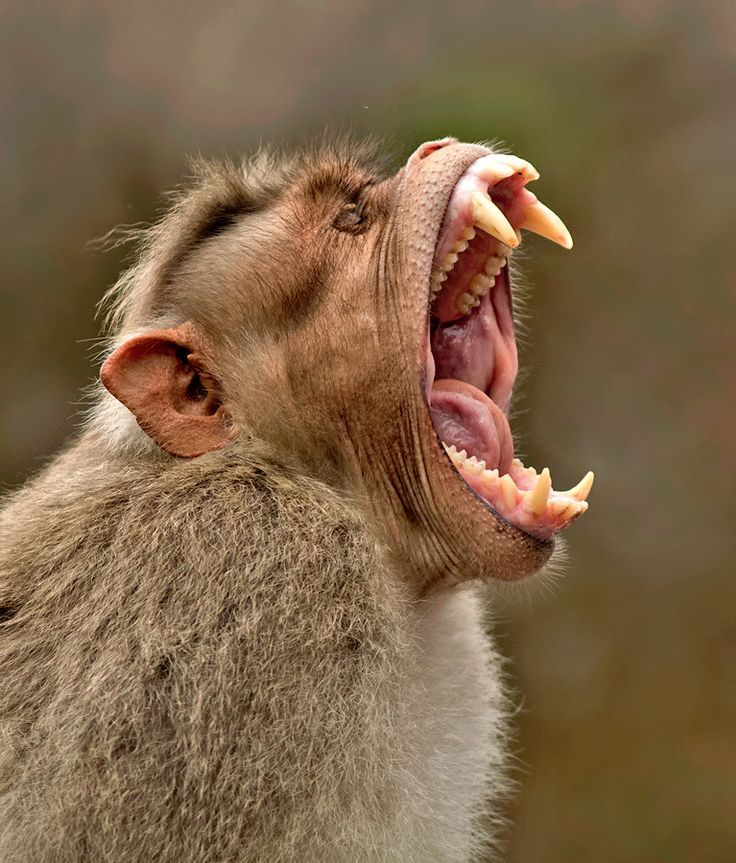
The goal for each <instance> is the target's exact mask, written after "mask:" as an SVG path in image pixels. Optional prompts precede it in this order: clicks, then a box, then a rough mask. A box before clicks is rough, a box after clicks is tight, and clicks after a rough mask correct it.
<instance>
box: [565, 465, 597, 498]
mask: <svg viewBox="0 0 736 863" xmlns="http://www.w3.org/2000/svg"><path fill="white" fill-rule="evenodd" d="M594 479H595V474H594V473H593V471H592V470H589V471H588V472H587V473H586V474H585V476H584V477H583V478H582V479H581V480H580V482H579V483H578V484H577V485H574V486H573V487H572V488H571V489H570V490H569V491H566V492H563V494H568V495H570V497H574V498H575V499H576V500H587V498H588V495H589V494H590V489H591V488H592V487H593V480H594Z"/></svg>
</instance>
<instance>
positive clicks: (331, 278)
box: [142, 141, 552, 590]
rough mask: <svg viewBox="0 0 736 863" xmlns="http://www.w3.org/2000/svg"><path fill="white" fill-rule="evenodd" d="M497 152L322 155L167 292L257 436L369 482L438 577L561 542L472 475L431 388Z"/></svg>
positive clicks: (334, 472) (519, 572)
mask: <svg viewBox="0 0 736 863" xmlns="http://www.w3.org/2000/svg"><path fill="white" fill-rule="evenodd" d="M486 152H487V151H486V150H485V149H484V148H482V147H478V146H475V145H467V144H458V143H455V142H451V141H445V142H439V143H438V144H436V145H431V144H430V145H423V147H421V148H420V149H419V150H417V151H416V152H415V153H414V155H413V156H412V157H411V158H410V159H409V161H408V163H407V164H406V165H405V166H404V167H403V168H402V169H401V170H400V171H399V172H398V173H396V174H395V175H393V176H390V177H388V178H386V177H383V176H381V175H378V174H376V173H375V172H374V171H373V169H372V167H371V165H370V163H368V167H366V166H365V165H366V163H365V162H364V161H362V160H360V159H357V158H353V157H352V155H350V154H346V155H343V156H342V157H341V158H335V156H334V154H333V156H332V157H331V158H330V157H323V158H318V159H316V160H314V159H313V160H311V161H309V160H306V161H305V162H304V163H302V164H299V165H296V166H294V168H293V169H292V170H286V171H285V174H284V181H283V183H282V185H281V188H280V189H279V191H278V193H277V194H276V195H274V196H273V197H272V199H271V200H270V201H269V203H268V204H267V206H265V207H263V208H262V209H260V210H259V211H257V212H253V213H251V214H248V215H246V216H244V217H242V218H241V219H240V220H239V221H238V223H237V224H236V225H234V226H232V227H230V228H228V230H227V231H224V232H222V234H221V235H217V236H215V237H213V238H211V239H209V240H208V241H207V242H206V243H204V244H203V245H202V246H201V247H200V248H198V249H197V250H195V252H194V253H192V254H191V255H190V256H189V258H188V261H187V264H186V267H183V268H182V269H181V272H180V273H178V275H177V279H176V293H175V296H171V297H168V298H166V297H163V298H161V300H160V303H159V305H160V306H162V307H163V308H164V309H165V310H166V311H167V312H168V311H171V313H172V314H174V315H175V316H176V317H179V318H183V319H185V320H192V321H194V322H195V324H196V326H197V327H198V328H199V329H201V331H202V332H203V333H204V336H205V339H206V341H207V343H208V345H209V348H210V349H209V353H210V355H211V361H212V365H213V373H214V374H215V375H216V376H217V378H218V379H219V380H220V381H221V388H222V393H223V401H224V404H225V407H226V408H227V410H228V412H229V414H230V415H231V417H232V422H233V424H234V426H235V428H236V430H238V431H239V433H240V435H241V438H242V439H246V438H247V436H248V435H250V434H252V435H254V436H256V437H258V438H262V439H264V440H266V441H268V442H269V443H271V444H272V445H274V447H275V448H276V450H277V451H278V452H279V454H280V455H281V456H282V457H283V458H284V459H285V460H286V461H287V462H291V463H293V464H294V465H295V468H297V469H300V470H306V471H308V472H309V473H312V474H313V475H315V476H317V477H319V478H321V479H326V480H327V481H328V482H330V483H333V484H336V485H338V486H340V487H342V488H345V489H347V490H348V491H350V492H352V493H356V494H357V496H358V498H359V499H361V500H363V501H364V502H365V505H366V507H367V509H368V511H369V513H370V514H371V515H372V516H373V517H374V519H375V520H376V522H377V523H378V524H379V525H380V527H381V530H382V531H383V534H384V536H385V539H386V542H387V544H388V545H389V547H390V548H391V549H392V550H393V551H394V552H395V554H396V556H397V557H398V558H399V560H400V561H401V564H402V566H403V567H404V568H407V569H409V571H410V572H411V573H412V577H413V578H414V579H415V580H416V583H417V584H418V585H419V586H420V589H421V590H424V589H427V588H429V587H431V586H433V585H436V584H439V583H454V582H458V581H461V580H465V579H469V578H496V579H515V578H520V577H523V576H526V575H529V574H531V573H533V572H535V571H536V570H538V569H539V568H540V567H541V566H542V565H543V564H544V563H545V562H546V560H547V559H548V557H549V555H550V553H551V551H552V543H550V542H543V541H541V540H536V539H533V538H532V537H530V536H528V535H527V534H525V533H523V532H522V531H520V530H518V529H517V528H515V527H514V526H512V525H510V524H508V523H507V522H505V521H504V520H503V519H502V518H501V517H500V516H498V515H496V514H495V513H494V512H493V511H492V510H491V509H490V508H489V507H488V506H487V505H486V504H485V503H483V502H482V501H481V499H480V498H479V497H477V496H476V495H475V493H474V492H473V491H472V490H471V489H470V488H469V487H468V486H467V485H466V484H465V483H464V482H463V481H462V480H461V478H460V477H459V475H458V473H457V472H456V470H455V468H454V467H453V466H452V464H451V462H450V461H449V459H448V458H447V457H446V455H445V453H444V451H443V449H442V446H441V444H440V442H439V440H438V438H437V435H436V433H435V430H434V427H433V425H432V421H431V418H430V414H429V410H428V406H427V400H426V395H425V391H424V380H423V377H424V356H425V347H426V338H427V304H428V285H429V277H430V269H431V265H432V258H433V254H434V249H435V244H436V241H437V235H438V232H439V228H440V224H441V222H442V218H443V215H444V212H445V208H446V205H447V202H448V200H449V198H450V195H451V193H452V190H453V188H454V186H455V184H456V182H457V181H458V179H459V178H460V176H461V175H462V174H463V172H464V171H465V170H466V169H467V167H468V166H469V165H470V164H471V163H472V162H473V161H474V160H475V159H477V158H479V157H480V156H482V155H483V154H484V153H486ZM359 216H361V217H362V218H360V220H359V218H358V217H359ZM148 313H149V314H150V311H149V312H148ZM145 316H146V311H145V310H144V311H143V315H142V317H144V318H145Z"/></svg>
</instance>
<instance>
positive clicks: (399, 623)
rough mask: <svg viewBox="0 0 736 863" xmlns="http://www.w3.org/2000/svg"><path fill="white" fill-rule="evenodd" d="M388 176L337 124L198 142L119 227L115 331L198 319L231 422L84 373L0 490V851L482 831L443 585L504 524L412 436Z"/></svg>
mask: <svg viewBox="0 0 736 863" xmlns="http://www.w3.org/2000/svg"><path fill="white" fill-rule="evenodd" d="M474 152H475V151H474V150H472V148H471V149H469V150H467V151H463V154H464V155H463V159H464V160H465V161H467V159H468V157H469V155H473V154H474ZM461 161H462V160H461V159H460V158H459V157H458V163H457V164H458V165H460V163H461ZM453 170H458V169H453ZM404 182H405V175H404V173H403V172H399V174H397V175H395V176H394V177H389V178H386V177H385V175H384V174H383V173H381V172H380V171H378V170H377V169H376V168H375V165H374V163H373V162H372V161H371V160H370V158H367V157H366V155H365V153H363V152H362V151H358V152H357V153H356V151H355V150H354V149H350V148H337V149H336V148H331V149H328V150H325V151H323V152H321V153H319V154H318V155H316V156H311V157H301V158H296V159H290V160H288V161H283V162H275V161H274V160H272V159H269V158H267V157H261V159H260V161H259V162H258V163H257V164H256V165H255V166H251V168H250V170H249V171H246V170H241V169H239V168H238V169H236V168H234V167H233V166H220V167H217V166H211V165H205V166H200V168H199V175H198V179H197V180H196V181H195V183H194V185H193V187H192V189H191V190H190V191H189V192H188V193H187V194H185V195H182V196H181V197H180V198H179V200H178V201H177V202H176V203H175V204H174V206H173V209H172V210H171V211H170V212H169V214H168V215H167V216H166V217H165V218H164V220H163V221H162V222H161V223H160V224H159V225H158V226H157V227H155V228H154V229H153V230H152V231H151V232H150V233H149V234H148V235H147V236H146V237H145V238H144V239H143V247H142V255H141V259H140V261H139V263H138V264H137V265H136V266H135V267H134V268H133V269H132V270H131V271H130V272H129V273H128V274H126V275H125V276H124V277H123V279H122V280H121V283H120V285H119V286H118V288H117V290H116V293H115V296H114V300H113V309H112V313H111V320H112V325H113V329H114V335H113V338H112V343H113V346H116V345H121V344H125V343H126V340H127V339H130V338H133V337H135V336H136V335H138V334H140V333H142V332H150V331H152V330H156V332H159V331H160V330H161V328H162V327H163V328H166V327H181V326H182V325H183V324H184V323H187V325H188V326H189V325H190V324H191V325H192V326H195V327H196V329H197V332H198V333H199V334H201V337H202V339H203V340H204V342H205V343H206V345H207V354H208V356H209V357H211V368H208V369H207V374H208V375H211V376H212V380H216V381H217V386H218V391H219V392H220V393H221V394H222V404H223V406H224V408H225V409H226V410H227V413H228V417H229V427H230V429H231V430H232V432H233V435H234V438H235V440H234V441H233V442H232V443H231V444H229V445H228V446H226V447H224V448H223V449H221V450H214V451H212V452H209V453H207V454H205V455H202V456H200V457H198V458H191V459H180V458H176V457H174V456H172V455H170V454H169V453H166V452H164V451H162V450H161V449H159V448H158V447H156V446H155V445H154V444H153V442H152V441H151V439H150V438H149V437H147V436H146V435H145V433H144V432H143V431H142V430H141V428H139V427H138V426H137V425H136V424H135V422H134V420H133V418H132V417H131V415H130V414H129V413H128V412H127V411H126V410H125V409H124V408H123V407H122V406H121V405H120V404H119V403H118V402H117V401H115V400H114V399H113V398H112V397H111V396H110V395H109V394H107V393H101V394H100V397H99V400H98V404H97V406H96V407H95V409H94V411H93V413H92V415H91V418H90V421H89V423H88V426H87V429H86V430H85V431H84V432H83V433H82V434H81V435H80V436H79V438H78V439H77V440H76V441H75V442H74V443H73V444H72V445H71V446H70V448H69V449H68V450H67V451H66V452H65V453H64V454H62V455H61V456H60V457H59V458H57V460H56V461H55V462H54V463H52V464H51V465H50V466H49V468H47V470H45V471H44V472H43V473H42V474H41V475H40V476H39V477H38V478H36V479H35V480H34V481H32V482H31V483H29V484H28V486H27V487H26V488H24V489H23V490H21V491H20V492H18V493H16V494H15V495H13V496H11V498H10V499H9V500H8V502H7V503H6V506H5V508H4V510H3V511H2V514H1V515H0V607H1V608H2V609H4V611H3V613H2V615H0V860H2V861H8V863H10V861H13V863H15V861H19V863H20V861H23V863H25V861H28V863H30V861H34V863H35V861H49V863H50V861H54V863H57V861H58V863H67V861H69V863H71V861H82V860H84V861H87V860H89V861H111V863H112V861H115V862H116V863H124V861H134V860H157V861H172V863H173V861H177V863H187V861H191V863H195V861H196V863H206V861H213V863H214V861H217V863H224V861H236V860H238V861H240V860H268V861H292V860H293V861H312V860H313V861H333V860H334V861H445V860H446V861H454V860H457V861H461V860H467V859H469V857H470V856H471V855H472V853H474V852H477V850H478V849H479V848H480V847H484V846H485V845H487V844H488V843H489V842H490V841H492V835H491V832H489V831H488V830H487V829H486V828H482V827H481V819H482V817H483V815H484V812H485V810H486V803H487V801H489V800H494V799H496V798H497V796H498V794H499V793H500V792H501V790H502V789H503V787H504V781H503V770H502V762H503V745H502V742H503V731H504V729H503V709H502V705H503V698H502V694H501V690H500V685H499V681H500V676H499V675H500V672H499V665H498V660H497V658H496V657H495V656H494V654H493V653H492V651H491V650H490V647H489V645H488V642H487V640H486V638H485V635H484V631H483V630H484V627H483V622H482V620H481V616H480V613H479V600H478V598H477V597H476V595H475V589H474V588H472V587H469V586H467V585H463V586H460V587H455V588H453V589H451V588H450V587H449V585H452V584H458V583H459V582H461V581H463V580H464V579H465V578H467V577H469V576H474V575H476V574H480V573H482V571H483V567H484V566H488V567H490V568H491V569H493V567H499V566H501V562H502V560H507V561H509V562H510V563H509V565H510V566H513V565H516V563H515V561H516V560H517V557H515V556H514V555H512V554H510V550H511V549H513V548H522V546H519V545H515V543H519V542H520V540H519V539H518V538H517V537H516V536H515V535H514V534H513V532H510V529H506V528H504V527H503V525H500V526H499V527H498V528H497V533H496V534H494V535H493V536H491V534H490V533H489V534H487V538H486V539H484V541H487V542H488V543H489V545H488V548H489V551H488V554H485V552H482V551H479V550H478V548H479V547H476V548H474V549H471V550H470V551H468V550H465V549H464V548H457V547H456V546H457V539H456V538H455V539H454V540H452V539H451V537H452V536H453V531H454V530H455V529H454V528H453V527H452V524H450V527H449V528H448V527H443V528H440V525H441V524H444V522H445V521H447V520H448V519H449V520H451V519H452V518H454V517H458V518H459V517H460V515H459V514H457V513H454V512H449V513H447V515H443V508H442V507H441V506H439V504H438V503H437V501H436V497H437V494H436V491H437V489H438V488H439V485H438V483H440V480H439V479H438V478H437V477H436V476H435V474H433V473H432V470H431V469H430V468H429V467H428V466H427V459H428V458H430V456H429V455H427V453H429V452H432V453H434V450H433V449H432V447H438V446H439V445H438V444H437V443H434V444H433V443H432V441H431V438H429V437H428V436H427V433H426V429H427V428H430V429H431V426H429V425H428V423H429V420H428V417H424V415H423V414H422V412H421V411H422V407H421V393H422V389H421V387H422V381H421V374H420V371H421V370H420V362H421V357H420V356H419V347H418V345H419V342H418V341H417V342H416V343H415V342H413V341H412V338H413V337H414V336H415V335H416V334H415V332H414V326H415V325H414V323H413V322H412V320H411V314H413V311H411V310H413V309H415V308H416V309H417V310H419V311H422V302H425V303H426V294H424V300H422V295H423V294H422V293H421V291H424V287H422V288H421V291H419V290H417V292H416V295H415V294H414V293H412V292H409V291H408V290H407V289H406V287H405V286H406V284H408V282H409V281H410V280H409V279H408V276H407V273H409V272H410V269H411V268H410V264H411V255H409V256H408V258H409V260H408V262H407V256H406V255H405V253H404V251H403V247H404V243H405V241H406V231H405V228H404V227H402V225H403V222H402V219H405V218H406V210H405V207H404V202H405V201H406V200H407V196H406V193H405V192H403V191H402V189H403V186H402V183H404ZM438 200H439V198H438ZM436 206H437V207H439V204H437V205H436ZM363 208H365V210H366V212H367V213H368V216H367V217H366V219H365V220H360V218H359V213H360V210H361V209H363ZM402 208H404V209H402ZM356 213H357V214H358V215H356ZM402 214H403V215H402ZM433 218H435V221H436V220H437V218H441V212H440V213H439V216H436V215H435V216H433ZM410 312H411V314H410ZM139 421H140V418H139ZM141 425H143V426H145V423H141ZM428 448H429V449H428ZM434 457H435V456H434V454H432V455H431V458H434ZM447 475H448V476H451V475H452V474H451V473H448V474H447ZM453 482H455V479H454V477H453ZM453 488H454V486H453ZM458 488H460V486H459V485H458ZM451 494H455V495H456V500H457V501H458V506H460V507H461V508H462V507H469V506H470V501H471V496H470V495H469V494H468V495H467V496H464V495H465V492H463V491H462V490H460V491H457V492H455V491H453V492H452V493H451ZM473 506H475V504H473ZM469 511H470V510H469ZM472 517H473V518H475V517H476V516H475V515H473V516H472ZM443 531H444V532H443ZM455 533H456V532H455ZM491 539H493V542H494V543H495V545H494V544H492V543H491ZM504 548H507V549H508V550H509V551H508V552H506V553H505V554H506V557H505V558H504V557H503V555H502V550H503V549H504ZM524 548H526V547H524ZM523 553H524V554H527V553H528V554H529V555H531V556H533V555H534V554H537V550H536V549H535V547H534V546H533V544H532V546H530V549H528V550H525V551H524V552H523ZM540 553H541V552H540ZM531 559H532V558H531V557H530V560H531ZM530 565H531V564H530ZM441 585H448V586H446V587H444V588H443V587H441ZM492 821H493V818H491V819H490V821H489V820H488V819H486V821H485V823H486V825H487V824H488V823H491V822H492Z"/></svg>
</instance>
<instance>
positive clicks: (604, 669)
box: [0, 0, 736, 863]
mask: <svg viewBox="0 0 736 863" xmlns="http://www.w3.org/2000/svg"><path fill="white" fill-rule="evenodd" d="M325 126H329V127H330V128H333V129H343V130H344V129H350V130H353V131H354V132H356V133H358V134H362V133H378V134H379V135H381V136H382V137H383V138H384V139H385V141H386V146H387V147H388V148H390V149H391V150H392V151H393V152H394V153H395V154H396V155H397V157H398V158H399V160H401V159H403V158H404V157H405V156H406V155H407V154H408V153H409V152H410V151H411V150H413V149H414V147H415V146H416V145H417V144H418V143H420V142H421V141H423V140H425V139H431V138H436V137H439V136H442V135H445V134H453V135H456V136H458V137H460V138H462V139H465V140H478V139H488V138H494V139H501V140H503V141H504V142H505V143H506V144H507V145H508V146H509V147H510V148H511V150H512V151H513V152H514V153H516V154H518V155H521V156H525V157H528V158H529V159H530V160H531V161H533V163H534V164H535V165H536V166H537V168H538V169H539V170H540V171H541V173H542V178H541V180H540V181H539V182H538V183H536V184H535V188H534V191H535V192H537V194H539V195H540V197H541V198H542V199H543V200H544V201H546V202H547V203H548V204H550V205H551V206H552V207H553V208H554V209H555V210H556V211H558V212H559V213H560V214H561V215H562V216H563V218H564V219H565V221H566V222H567V224H568V226H569V227H570V229H571V231H572V233H573V236H574V237H575V249H574V251H573V252H572V253H566V252H564V251H562V250H561V249H559V248H557V247H555V246H553V245H551V244H549V243H545V242H543V241H537V239H536V238H531V239H527V240H526V243H525V246H526V249H527V255H526V262H525V270H526V273H527V275H528V279H529V282H530V284H531V285H532V286H533V291H532V293H531V295H530V297H529V301H528V312H529V315H530V319H529V322H528V335H527V339H526V344H525V348H524V351H523V360H524V364H525V367H526V369H527V370H528V375H527V377H526V380H525V383H524V384H523V386H522V387H521V390H520V395H519V398H518V399H517V407H518V411H517V413H518V416H517V419H516V423H515V428H516V430H517V431H518V432H519V433H520V434H519V437H520V444H521V449H522V450H523V451H524V453H525V454H526V456H527V463H531V464H534V465H536V466H537V467H540V468H541V467H542V466H544V465H545V464H547V465H549V466H550V468H551V470H552V475H553V477H554V478H555V480H556V483H555V484H556V485H558V487H563V488H565V487H567V486H569V485H572V484H573V483H574V482H576V481H577V480H578V479H579V478H580V477H581V476H582V474H583V473H584V472H585V471H586V470H587V469H588V468H593V469H594V470H595V471H596V474H597V481H596V487H595V488H594V490H593V494H592V496H591V500H592V505H591V509H590V512H589V513H588V515H587V516H586V517H585V518H583V519H581V521H579V522H578V523H577V524H576V525H575V527H574V528H573V529H572V530H571V531H570V532H569V553H570V564H569V567H568V569H567V572H566V575H565V577H564V578H563V579H561V580H560V581H559V582H557V584H556V585H555V587H554V589H553V590H551V591H536V595H535V596H533V597H532V598H527V599H520V598H516V599H514V598H504V599H502V600H501V601H499V603H498V607H497V610H496V614H497V618H498V627H497V629H498V638H499V640H500V643H501V646H502V649H503V651H504V652H505V653H506V654H507V655H508V656H509V657H510V659H511V661H510V666H509V668H510V674H511V676H512V679H513V684H514V686H515V688H516V691H517V693H518V697H517V700H518V702H519V704H520V711H519V714H518V716H517V720H516V721H517V728H518V735H517V740H516V743H515V746H516V752H517V755H518V769H517V776H518V778H519V779H520V782H521V786H520V791H519V794H518V796H517V798H516V799H515V800H514V801H513V802H512V804H511V805H510V810H509V815H510V820H511V823H512V825H513V826H512V827H510V829H509V835H508V845H507V849H508V850H507V857H506V858H505V859H508V860H510V861H523V863H553V861H554V863H558V861H559V863H563V861H565V863H569V861H571V860H576V861H577V860H579V861H595V863H609V861H611V863H614V861H616V863H618V861H627V863H640V861H642V862H643V861H668V863H679V861H698V863H716V861H719V863H720V861H722V863H733V861H734V860H736V614H735V611H736V538H735V535H734V526H735V524H736V495H734V476H736V404H735V401H736V398H735V397H736V284H735V279H734V274H733V273H734V264H736V261H734V257H736V255H735V253H734V247H735V246H734V237H733V234H734V228H735V226H736V203H735V197H736V183H735V181H736V135H735V133H736V6H734V4H733V2H732V0H722V2H717V0H715V1H714V2H710V3H708V4H695V3H677V2H670V3H666V2H659V0H614V2H608V3H602V4H597V3H591V2H587V3H583V2H577V0H555V2H545V3H540V2H529V0H516V2H513V3H493V2H479V0H478V2H455V3H451V4H450V3H448V4H431V3H426V2H423V3H422V2H401V3H398V2H396V0H393V2H388V0H372V2H371V1H370V0H362V2H352V3H340V2H337V0H314V2H310V3H306V2H288V0H282V2H280V3H269V4H264V3H257V2H254V0H249V2H238V3H226V2H217V3H211V4H203V3H200V2H195V0H186V2H178V3H164V2H160V3H157V4H152V3H150V2H140V0H127V2H126V3H105V2H95V3H92V2H56V3H53V4H50V3H46V4H44V3H36V2H15V3H13V2H8V0H2V2H0V183H1V188H2V199H3V201H2V207H0V219H1V220H2V222H1V225H0V236H1V237H2V254H1V255H0V258H1V260H0V320H1V321H2V330H3V337H2V339H1V340H0V352H1V353H2V367H3V368H4V369H5V373H6V378H5V384H4V387H3V398H2V400H1V404H0V442H1V446H0V483H2V485H3V486H4V487H5V488H11V487H14V486H16V485H17V484H19V483H20V482H22V480H23V478H24V477H25V476H26V475H27V474H28V473H29V472H30V471H34V470H37V469H38V468H39V467H40V466H41V465H42V464H43V462H44V460H45V459H46V458H47V457H48V455H49V454H50V453H53V452H54V451H55V450H56V449H57V448H58V447H59V446H60V445H61V443H62V441H63V440H64V439H65V437H66V436H67V435H68V433H69V432H70V430H71V429H72V428H73V426H74V423H75V413H76V412H77V410H78V409H79V405H80V397H79V390H80V387H82V386H84V385H85V384H86V383H88V382H89V381H90V380H91V379H92V377H93V376H94V374H95V368H94V365H93V362H92V359H91V353H92V349H93V343H91V342H90V341H88V340H90V339H93V338H94V336H95V335H96V334H97V324H96V322H95V320H94V309H95V304H96V302H97V301H98V300H99V298H100V296H101V295H102V293H103V291H104V290H105V288H106V287H107V286H108V285H109V284H110V283H111V282H112V281H114V279H115V277H116V275H117V273H118V272H119V270H120V269H121V267H122V266H123V265H124V255H125V252H124V250H117V251H113V252H109V253H107V254H102V253H100V252H99V251H94V250H92V249H90V248H88V247H87V245H86V244H87V243H88V241H89V240H91V239H93V238H95V237H99V236H101V235H102V234H104V233H105V232H106V231H108V230H109V229H110V228H111V227H113V226H114V225H117V224H120V223H135V222H141V221H147V220H151V219H152V218H154V217H155V214H156V212H157V210H158V208H159V206H160V203H161V198H160V192H161V191H162V190H163V189H165V188H170V187H172V186H174V185H175V184H176V183H178V182H179V181H180V179H181V177H182V175H183V174H184V173H186V161H185V156H186V154H187V153H192V152H202V153H205V154H208V155H215V156H217V155H222V154H225V153H227V154H231V155H234V156H238V155H239V154H241V153H245V152H248V151H251V150H252V149H253V148H254V147H256V146H257V144H258V143H259V142H260V141H275V142H278V143H281V144H290V143H295V142H300V141H302V140H305V139H309V138H311V137H314V136H315V135H320V134H321V132H322V130H323V129H324V128H325ZM527 236H529V235H527ZM532 592H533V591H532Z"/></svg>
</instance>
